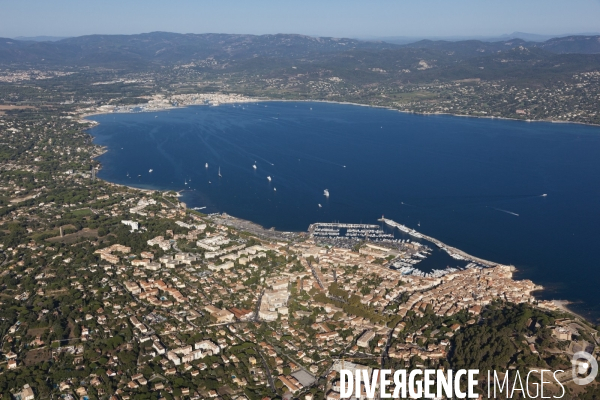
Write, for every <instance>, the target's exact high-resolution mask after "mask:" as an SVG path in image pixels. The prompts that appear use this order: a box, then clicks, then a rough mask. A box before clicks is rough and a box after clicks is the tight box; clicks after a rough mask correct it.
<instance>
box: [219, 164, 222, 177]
mask: <svg viewBox="0 0 600 400" xmlns="http://www.w3.org/2000/svg"><path fill="white" fill-rule="evenodd" d="M221 176H222V175H221V167H219V178H220V177H221Z"/></svg>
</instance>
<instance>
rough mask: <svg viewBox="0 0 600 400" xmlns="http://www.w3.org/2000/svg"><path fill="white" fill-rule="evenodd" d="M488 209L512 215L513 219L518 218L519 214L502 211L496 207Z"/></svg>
mask: <svg viewBox="0 0 600 400" xmlns="http://www.w3.org/2000/svg"><path fill="white" fill-rule="evenodd" d="M490 208H492V209H494V210H496V211H500V212H503V213H507V214H510V215H514V216H515V217H518V216H519V214H517V213H516V212H512V211H508V210H503V209H501V208H496V207H490Z"/></svg>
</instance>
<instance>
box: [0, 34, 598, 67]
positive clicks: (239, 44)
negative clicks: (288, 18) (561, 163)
mask: <svg viewBox="0 0 600 400" xmlns="http://www.w3.org/2000/svg"><path fill="white" fill-rule="evenodd" d="M514 49H528V50H530V51H531V52H534V53H535V54H537V55H538V56H539V57H541V58H548V57H552V55H556V54H573V53H576V54H598V53H600V36H567V37H558V38H552V39H549V40H546V41H543V42H537V41H526V40H523V39H506V40H501V41H493V42H490V41H482V40H463V41H448V40H421V41H418V42H415V43H409V44H403V45H399V44H394V43H388V42H384V41H363V40H356V39H344V38H341V39H340V38H324V37H311V36H304V35H293V34H277V35H260V36H256V35H238V34H235V35H233V34H178V33H168V32H152V33H144V34H138V35H89V36H80V37H74V38H67V39H61V40H56V41H34V40H27V41H24V40H16V39H5V38H2V39H0V65H4V66H18V65H29V66H31V65H40V66H96V67H134V66H135V67H141V66H148V65H156V66H159V65H172V64H179V63H188V62H191V61H194V60H204V59H207V58H212V59H216V60H220V61H225V60H227V61H229V62H231V63H236V64H237V63H239V62H240V61H244V60H246V61H247V60H252V59H264V58H268V59H279V60H282V59H287V60H307V59H309V60H313V61H316V60H323V59H324V57H325V58H327V59H329V58H330V57H331V56H335V57H339V56H340V55H341V54H347V55H350V54H351V53H353V52H354V53H356V52H365V53H367V54H370V55H371V56H372V55H374V53H378V54H379V55H380V56H381V57H382V59H385V58H387V57H389V56H390V55H393V57H394V58H397V59H399V60H401V59H404V58H406V57H409V58H412V57H410V56H411V55H412V56H415V55H416V53H415V52H421V53H423V55H422V56H427V55H429V56H436V57H438V58H439V62H440V63H444V62H446V61H452V62H457V61H465V60H467V59H471V58H479V57H486V56H490V55H493V54H498V53H503V52H510V51H514Z"/></svg>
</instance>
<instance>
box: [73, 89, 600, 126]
mask: <svg viewBox="0 0 600 400" xmlns="http://www.w3.org/2000/svg"><path fill="white" fill-rule="evenodd" d="M207 95H209V96H212V95H220V94H219V93H210V94H207ZM173 96H177V95H173ZM223 96H233V97H234V99H232V101H219V102H218V103H217V104H211V103H203V104H199V103H193V104H182V105H172V104H171V105H165V106H161V107H160V108H152V109H144V107H146V104H134V105H130V106H127V107H129V109H123V110H119V111H114V110H113V111H109V110H108V109H107V110H106V111H105V110H94V111H91V112H85V113H78V114H77V116H78V118H79V119H80V120H82V121H87V122H93V123H96V124H97V122H96V121H93V120H88V119H87V118H89V117H92V116H94V115H105V114H127V113H148V112H161V111H169V110H175V109H178V108H187V107H193V106H212V107H218V106H220V105H221V104H241V103H253V102H257V103H258V102H260V103H266V102H298V103H299V102H304V103H330V104H342V105H351V106H360V107H371V108H379V109H385V110H390V111H396V112H400V113H403V114H413V115H422V116H438V115H439V116H450V117H463V118H481V119H491V120H495V119H497V120H504V121H520V122H525V123H532V122H538V123H539V122H545V123H550V124H575V125H584V126H592V127H600V124H593V123H589V122H577V121H560V120H553V119H520V118H511V117H496V116H488V115H468V114H455V113H449V112H418V111H406V110H400V109H398V108H394V107H392V106H379V105H375V104H363V103H353V102H349V101H336V100H316V99H315V100H312V99H311V100H306V99H304V100H302V99H274V98H268V97H246V96H244V95H238V94H233V95H223ZM115 107H117V106H115ZM134 108H142V109H141V110H139V111H131V110H132V109H134Z"/></svg>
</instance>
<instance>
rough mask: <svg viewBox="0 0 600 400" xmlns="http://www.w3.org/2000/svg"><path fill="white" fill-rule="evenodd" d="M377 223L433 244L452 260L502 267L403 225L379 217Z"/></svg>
mask: <svg viewBox="0 0 600 400" xmlns="http://www.w3.org/2000/svg"><path fill="white" fill-rule="evenodd" d="M378 221H381V222H383V223H385V224H386V225H388V226H391V227H392V228H398V229H399V230H401V231H402V232H404V233H407V234H409V235H411V236H413V237H416V238H418V239H425V240H427V241H429V242H431V243H433V244H435V245H436V246H438V247H439V248H440V249H442V250H444V251H445V252H447V253H448V254H449V255H450V257H452V258H454V259H457V260H468V261H472V262H476V263H479V264H482V265H485V266H487V267H495V266H497V265H502V264H499V263H496V262H492V261H488V260H484V259H483V258H479V257H475V256H472V255H470V254H468V253H465V252H464V251H462V250H459V249H457V248H455V247H452V246H448V245H447V244H445V243H443V242H442V241H440V240H438V239H436V238H433V237H431V236H427V235H424V234H422V233H420V232H417V231H415V230H414V229H411V228H409V227H407V226H405V225H402V224H399V223H398V222H396V221H393V220H391V219H387V218H383V217H381V218H380V219H378Z"/></svg>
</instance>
